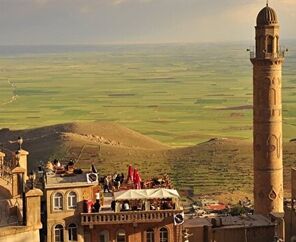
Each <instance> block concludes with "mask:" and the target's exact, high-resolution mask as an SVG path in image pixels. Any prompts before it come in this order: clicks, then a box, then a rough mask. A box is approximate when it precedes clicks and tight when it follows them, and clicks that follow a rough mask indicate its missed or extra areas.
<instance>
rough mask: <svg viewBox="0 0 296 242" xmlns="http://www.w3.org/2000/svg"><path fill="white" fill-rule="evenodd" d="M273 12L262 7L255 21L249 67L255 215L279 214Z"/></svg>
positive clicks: (278, 73) (278, 76)
mask: <svg viewBox="0 0 296 242" xmlns="http://www.w3.org/2000/svg"><path fill="white" fill-rule="evenodd" d="M283 60H284V53H283V52H281V51H280V49H279V23H278V18H277V15H276V12H275V11H274V10H273V9H272V8H270V7H269V6H268V4H267V5H266V7H265V8H263V9H262V10H261V11H260V12H259V14H258V17H257V26H256V50H255V52H251V62H252V63H253V86H254V100H253V104H254V107H253V116H254V117H253V132H254V133H253V144H254V147H253V149H254V203H255V204H254V206H255V213H258V214H263V215H268V214H270V213H272V212H277V213H281V212H283V156H282V97H281V85H282V63H283Z"/></svg>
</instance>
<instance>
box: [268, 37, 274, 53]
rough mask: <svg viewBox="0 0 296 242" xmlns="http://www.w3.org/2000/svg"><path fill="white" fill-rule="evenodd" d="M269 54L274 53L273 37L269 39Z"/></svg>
mask: <svg viewBox="0 0 296 242" xmlns="http://www.w3.org/2000/svg"><path fill="white" fill-rule="evenodd" d="M267 52H268V53H272V52H273V37H272V36H268V37H267Z"/></svg>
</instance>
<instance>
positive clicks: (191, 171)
mask: <svg viewBox="0 0 296 242" xmlns="http://www.w3.org/2000/svg"><path fill="white" fill-rule="evenodd" d="M18 136H22V137H23V138H24V144H23V147H24V149H26V150H28V151H29V152H30V156H29V167H30V169H33V168H35V167H36V166H38V164H39V161H41V160H42V161H46V160H52V159H55V158H57V159H60V160H63V161H67V160H70V159H72V160H75V161H76V162H77V166H79V167H81V168H84V169H88V168H89V167H90V164H91V162H95V164H96V166H97V168H98V170H99V171H100V172H101V173H102V174H107V173H114V172H115V171H118V172H125V171H126V169H127V165H128V164H133V165H134V166H136V167H138V168H139V170H140V172H141V174H142V176H143V177H146V178H147V177H152V176H155V175H158V174H162V173H168V174H169V175H170V176H171V178H172V180H173V182H174V184H175V186H176V187H177V188H178V189H180V191H181V192H182V194H183V195H188V196H190V197H193V198H194V197H196V196H200V195H204V194H215V195H217V196H219V195H220V194H225V196H226V197H227V196H228V197H232V196H234V194H236V193H237V192H241V193H242V194H244V195H245V194H247V195H248V196H251V193H252V184H253V171H252V144H251V142H249V141H247V140H240V139H228V138H219V139H218V138H213V139H211V140H209V141H207V142H204V143H200V144H197V145H195V146H191V147H183V148H172V147H169V146H167V145H165V144H162V143H160V142H159V141H156V140H154V139H151V138H149V137H147V136H144V135H142V134H140V133H138V132H135V131H133V130H130V129H128V128H125V127H122V126H120V125H118V124H115V123H105V122H91V123H67V124H61V125H53V126H47V127H42V128H37V129H28V130H8V129H2V130H0V143H2V145H3V147H4V148H5V150H4V151H5V152H6V153H7V154H8V156H9V153H10V152H9V150H15V149H16V148H17V145H16V144H11V143H10V142H9V141H13V140H16V139H17V137H18ZM295 148H296V143H295V142H290V143H286V144H284V165H285V171H284V173H285V177H284V178H285V188H286V191H288V190H289V187H290V184H289V183H290V167H291V166H293V165H294V164H295V163H296V162H295V161H294V157H295V154H296V149H295Z"/></svg>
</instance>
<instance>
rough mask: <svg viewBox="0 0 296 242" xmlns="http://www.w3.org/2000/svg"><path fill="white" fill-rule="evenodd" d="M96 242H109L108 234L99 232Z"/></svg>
mask: <svg viewBox="0 0 296 242" xmlns="http://www.w3.org/2000/svg"><path fill="white" fill-rule="evenodd" d="M98 242H109V232H108V231H107V230H104V231H102V232H100V234H99V241H98Z"/></svg>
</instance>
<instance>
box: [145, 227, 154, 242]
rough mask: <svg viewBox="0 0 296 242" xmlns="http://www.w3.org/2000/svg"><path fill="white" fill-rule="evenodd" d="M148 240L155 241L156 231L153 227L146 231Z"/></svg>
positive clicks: (148, 241)
mask: <svg viewBox="0 0 296 242" xmlns="http://www.w3.org/2000/svg"><path fill="white" fill-rule="evenodd" d="M146 242H154V231H153V229H148V230H147V231H146Z"/></svg>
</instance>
